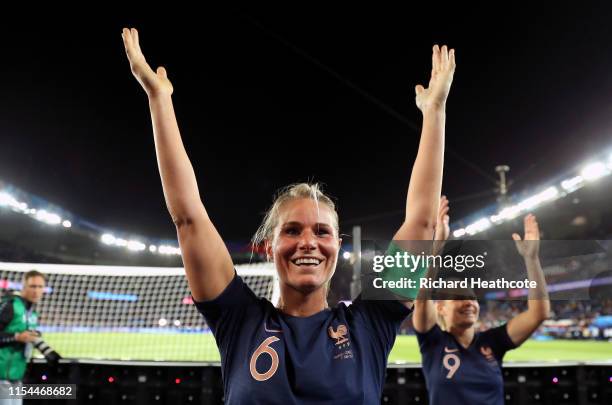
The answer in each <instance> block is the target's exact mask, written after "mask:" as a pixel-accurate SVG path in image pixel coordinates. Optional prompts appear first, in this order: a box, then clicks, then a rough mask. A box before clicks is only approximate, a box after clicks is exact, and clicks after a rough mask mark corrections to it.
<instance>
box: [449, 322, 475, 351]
mask: <svg viewBox="0 0 612 405" xmlns="http://www.w3.org/2000/svg"><path fill="white" fill-rule="evenodd" d="M449 333H450V334H451V335H453V336H454V337H455V339H457V342H459V344H460V345H461V346H463V347H465V348H467V347H468V346H469V345H470V343H472V340H473V339H474V327H473V326H469V327H467V328H464V327H460V326H451V327H450V328H449Z"/></svg>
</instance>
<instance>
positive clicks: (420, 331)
mask: <svg viewBox="0 0 612 405" xmlns="http://www.w3.org/2000/svg"><path fill="white" fill-rule="evenodd" d="M524 228H525V235H524V238H523V239H521V237H520V236H519V235H518V234H516V233H515V234H513V235H512V238H513V239H514V240H515V242H516V247H517V250H518V252H519V253H520V255H521V256H522V257H523V259H524V261H525V266H526V268H527V276H528V278H529V280H534V281H536V282H537V285H538V287H537V289H535V290H534V291H530V296H529V297H530V299H529V300H528V307H527V310H526V311H524V312H522V313H520V314H519V315H517V316H515V317H514V318H512V319H510V320H509V321H508V322H507V323H505V324H503V325H501V326H498V327H495V328H491V329H489V330H487V331H484V332H477V331H476V327H475V325H476V322H477V321H478V315H479V310H480V307H479V304H478V301H477V300H475V299H469V295H473V294H470V292H469V291H467V292H466V291H459V292H457V291H454V292H453V291H447V292H448V293H451V294H452V295H462V296H466V295H467V296H466V297H465V298H464V299H445V300H436V301H433V300H431V299H429V300H426V299H417V300H415V306H414V313H413V318H412V321H413V325H414V329H415V330H416V332H417V339H418V342H419V348H420V350H421V355H422V362H423V373H424V375H425V381H426V383H427V390H428V392H429V403H430V404H431V405H438V404H448V403H452V404H457V405H462V404H466V405H468V404H469V405H474V404H487V405H489V404H490V405H503V403H504V380H503V377H502V372H501V364H502V360H503V357H504V354H505V353H506V352H507V351H508V350H512V349H515V348H517V347H518V346H520V345H521V344H522V343H523V342H524V341H525V340H527V339H528V338H529V336H531V334H533V332H535V330H536V329H537V328H538V327H539V326H540V324H541V323H542V322H543V321H544V320H545V319H546V318H547V317H548V316H549V312H550V301H549V299H548V294H547V292H546V281H545V279H544V274H543V272H542V267H541V265H540V260H539V257H538V252H539V244H540V243H539V241H540V231H539V227H538V223H537V221H536V218H535V216H534V215H531V214H529V215H527V216H526V217H525V219H524ZM448 235H449V228H448V200H447V199H446V198H444V197H443V198H442V201H441V204H440V211H439V217H438V226H437V227H436V237H435V239H436V240H437V241H444V240H446V239H447V238H448ZM450 398H452V400H450ZM449 401H450V402H449Z"/></svg>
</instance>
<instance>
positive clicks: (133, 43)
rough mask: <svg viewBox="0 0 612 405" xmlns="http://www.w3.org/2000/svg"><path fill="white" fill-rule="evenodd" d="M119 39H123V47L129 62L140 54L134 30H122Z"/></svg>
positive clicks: (136, 34)
mask: <svg viewBox="0 0 612 405" xmlns="http://www.w3.org/2000/svg"><path fill="white" fill-rule="evenodd" d="M121 37H122V38H123V45H124V46H125V51H126V53H127V55H128V58H130V60H132V59H133V58H134V57H136V55H138V54H142V51H141V50H140V43H139V40H138V31H137V30H136V28H124V29H123V30H122V32H121Z"/></svg>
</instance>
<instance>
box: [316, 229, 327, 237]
mask: <svg viewBox="0 0 612 405" xmlns="http://www.w3.org/2000/svg"><path fill="white" fill-rule="evenodd" d="M329 234H330V232H329V229H327V228H318V229H317V235H321V236H324V235H329Z"/></svg>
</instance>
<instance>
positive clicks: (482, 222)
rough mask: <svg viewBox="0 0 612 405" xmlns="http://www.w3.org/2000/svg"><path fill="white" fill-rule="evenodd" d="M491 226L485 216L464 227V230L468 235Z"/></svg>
mask: <svg viewBox="0 0 612 405" xmlns="http://www.w3.org/2000/svg"><path fill="white" fill-rule="evenodd" d="M490 227H491V221H489V220H488V219H487V218H481V219H479V220H478V221H476V222H474V223H472V224H470V225H468V226H466V227H465V232H466V233H467V234H468V235H474V234H476V233H478V232H482V231H484V230H486V229H488V228H490Z"/></svg>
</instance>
